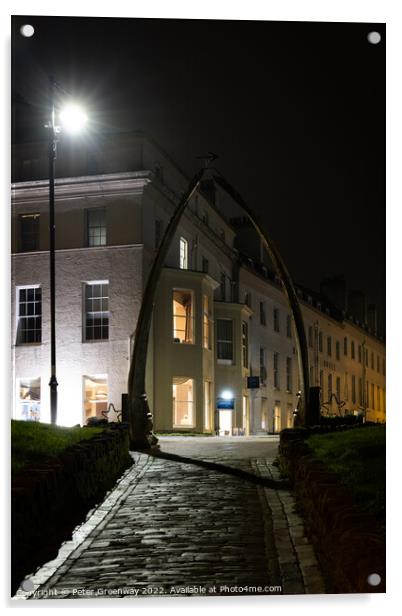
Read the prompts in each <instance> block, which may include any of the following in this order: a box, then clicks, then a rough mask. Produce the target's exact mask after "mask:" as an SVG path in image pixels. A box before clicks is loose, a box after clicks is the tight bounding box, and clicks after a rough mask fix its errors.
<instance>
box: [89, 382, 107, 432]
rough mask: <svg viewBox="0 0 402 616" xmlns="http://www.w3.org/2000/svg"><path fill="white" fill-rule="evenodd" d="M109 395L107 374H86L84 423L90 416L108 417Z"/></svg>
mask: <svg viewBox="0 0 402 616" xmlns="http://www.w3.org/2000/svg"><path fill="white" fill-rule="evenodd" d="M108 395H109V388H108V383H107V376H106V375H96V376H84V417H83V419H84V424H86V422H87V420H88V419H89V417H99V418H100V419H102V418H106V417H107V415H106V411H107V407H108Z"/></svg>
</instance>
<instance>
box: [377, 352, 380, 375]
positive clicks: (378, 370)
mask: <svg viewBox="0 0 402 616" xmlns="http://www.w3.org/2000/svg"><path fill="white" fill-rule="evenodd" d="M377 372H378V373H380V356H379V355H377Z"/></svg>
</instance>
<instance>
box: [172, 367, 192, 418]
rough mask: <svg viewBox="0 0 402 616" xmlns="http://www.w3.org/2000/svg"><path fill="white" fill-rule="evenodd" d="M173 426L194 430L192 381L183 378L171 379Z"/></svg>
mask: <svg viewBox="0 0 402 616" xmlns="http://www.w3.org/2000/svg"><path fill="white" fill-rule="evenodd" d="M172 390H173V392H172V393H173V426H174V427H175V428H194V427H195V413H194V409H195V407H194V394H195V388H194V379H189V378H188V377H186V376H184V377H181V376H176V377H173V386H172Z"/></svg>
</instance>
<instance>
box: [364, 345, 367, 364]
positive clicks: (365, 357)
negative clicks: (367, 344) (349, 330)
mask: <svg viewBox="0 0 402 616" xmlns="http://www.w3.org/2000/svg"><path fill="white" fill-rule="evenodd" d="M364 359H365V362H366V368H368V350H367V349H365V351H364Z"/></svg>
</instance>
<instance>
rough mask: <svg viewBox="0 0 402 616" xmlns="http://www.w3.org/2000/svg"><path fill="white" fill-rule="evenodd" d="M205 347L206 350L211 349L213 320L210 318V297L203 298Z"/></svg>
mask: <svg viewBox="0 0 402 616" xmlns="http://www.w3.org/2000/svg"><path fill="white" fill-rule="evenodd" d="M203 346H204V349H210V348H211V320H210V317H209V297H208V295H204V298H203Z"/></svg>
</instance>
